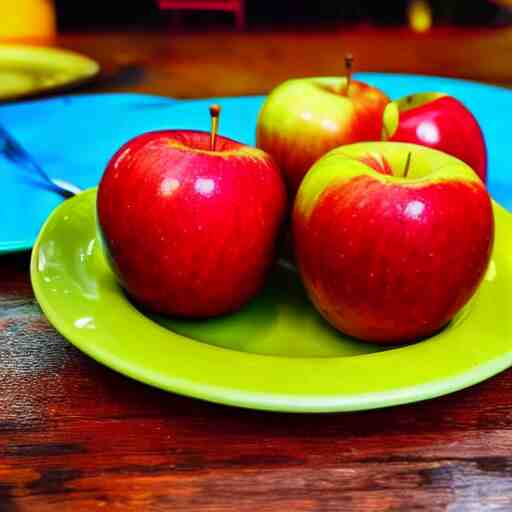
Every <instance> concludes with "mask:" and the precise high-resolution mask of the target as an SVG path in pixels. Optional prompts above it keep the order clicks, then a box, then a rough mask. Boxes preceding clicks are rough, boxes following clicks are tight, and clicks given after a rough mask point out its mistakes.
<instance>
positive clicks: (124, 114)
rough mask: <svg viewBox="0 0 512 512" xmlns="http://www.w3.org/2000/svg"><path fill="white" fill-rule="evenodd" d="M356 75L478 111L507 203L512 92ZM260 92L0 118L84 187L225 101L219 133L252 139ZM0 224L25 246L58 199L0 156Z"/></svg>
mask: <svg viewBox="0 0 512 512" xmlns="http://www.w3.org/2000/svg"><path fill="white" fill-rule="evenodd" d="M357 78H359V79H361V80H364V81H367V82H369V83H371V84H374V85H376V86H378V87H380V88H381V89H383V90H384V91H385V92H386V93H387V94H388V95H389V96H391V97H393V98H397V97H400V96H404V95H406V94H411V93H414V92H419V91H429V90H430V91H443V92H446V93H448V94H451V95H453V96H455V97H457V98H459V99H460V100H461V101H463V102H464V103H465V104H466V105H467V106H468V107H469V108H470V109H471V110H472V111H473V113H474V114H475V116H476V117H477V119H478V120H479V122H480V124H481V126H482V129H483V131H484V134H485V137H486V140H487V146H488V150H489V189H490V191H491V194H492V195H493V197H494V198H495V199H496V200H497V201H498V202H500V203H501V204H502V205H504V206H505V207H507V208H509V209H512V179H511V178H510V177H511V176H512V163H511V161H510V158H509V155H508V148H509V145H510V135H509V130H508V126H507V123H508V122H509V121H508V120H509V118H510V117H511V115H512V91H508V90H506V89H502V88H499V87H492V86H488V85H483V84H479V83H475V82H468V81H463V80H451V79H444V78H438V77H428V76H418V75H397V74H380V73H361V74H359V75H357ZM263 100H264V97H262V96H245V97H236V98H210V99H206V100H194V101H180V102H176V101H175V100H172V99H169V98H163V97H159V96H146V95H138V94H97V95H81V96H64V97H59V98H52V99H47V100H38V101H30V102H25V103H16V104H12V105H8V106H3V107H0V124H2V125H3V126H5V127H6V128H7V129H8V130H9V131H10V132H11V133H12V134H13V135H14V136H15V137H16V138H17V139H19V141H20V142H21V143H22V144H23V145H24V146H25V147H26V149H28V150H29V151H30V153H31V154H32V155H33V156H34V157H35V158H36V159H37V160H38V161H39V162H40V164H41V165H42V166H43V167H44V168H45V169H46V170H47V172H48V173H49V174H50V175H51V176H53V177H59V178H62V179H66V180H69V181H71V182H73V183H75V184H76V185H78V186H80V187H82V188H87V187H91V186H94V185H96V184H97V183H98V181H99V179H100V177H101V174H102V172H103V170H104V168H105V165H106V163H107V162H108V160H109V158H110V157H111V156H112V154H113V153H114V152H115V151H116V150H117V149H118V148H119V146H120V145H121V144H123V143H124V142H126V141H127V140H128V139H130V138H132V137H134V136H135V135H138V134H140V133H143V132H145V131H149V130H157V129H164V128H188V129H202V130H208V129H209V126H210V119H209V115H208V107H209V105H210V104H211V103H212V101H216V102H218V103H220V104H221V105H222V107H223V112H222V119H221V123H220V132H221V133H222V134H223V135H226V136H228V137H231V138H234V139H237V140H240V141H242V142H245V143H247V144H254V142H255V127H256V120H257V116H258V112H259V110H260V108H261V105H262V102H263ZM0 194H1V196H2V201H1V203H0V204H1V210H0V213H1V215H2V220H3V222H2V229H1V231H0V253H1V252H10V251H14V250H21V249H27V248H30V247H31V245H32V243H33V241H34V239H35V237H36V235H37V232H38V230H39V228H40V226H41V224H42V223H43V222H44V220H45V219H46V217H47V216H48V214H49V213H50V212H51V210H52V209H53V208H54V207H55V206H56V205H57V204H58V203H59V202H60V201H62V198H61V197H60V196H58V195H57V194H55V193H54V192H51V191H48V190H46V189H45V188H44V186H41V185H40V184H37V183H34V181H33V180H32V179H30V178H28V177H26V174H23V173H22V172H21V171H19V170H18V169H16V168H15V167H13V166H12V164H10V163H8V162H6V161H5V160H4V159H1V158H0Z"/></svg>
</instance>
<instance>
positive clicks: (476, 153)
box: [383, 92, 487, 182]
mask: <svg viewBox="0 0 512 512" xmlns="http://www.w3.org/2000/svg"><path fill="white" fill-rule="evenodd" d="M383 138H384V139H385V140H390V141H395V142H411V143H414V144H421V145H422V146H427V147H430V148H434V149H439V150H440V151H444V152H445V153H448V154H450V155H453V156H455V157H457V158H459V159H460V160H462V161H464V162H466V163H467V164H468V165H469V166H470V167H471V168H472V169H473V170H474V171H475V172H476V173H477V174H478V175H479V176H480V178H481V179H482V180H483V181H484V182H485V181H486V179H487V148H486V145H485V139H484V135H483V133H482V130H481V128H480V125H479V124H478V121H477V120H476V119H475V116H473V114H472V113H471V112H470V111H469V110H468V109H467V108H466V107H465V106H464V105H463V104H462V103H461V102H460V101H459V100H457V99H455V98H453V97H451V96H447V95H445V94H442V93H435V92H427V93H420V94H415V95H411V96H406V97H405V98H402V99H400V100H398V101H394V102H392V103H390V104H389V105H388V106H387V107H386V110H385V112H384V130H383Z"/></svg>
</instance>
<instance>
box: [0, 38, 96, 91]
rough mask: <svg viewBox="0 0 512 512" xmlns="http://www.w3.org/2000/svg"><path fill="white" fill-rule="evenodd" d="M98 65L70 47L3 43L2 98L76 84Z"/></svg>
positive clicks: (0, 47)
mask: <svg viewBox="0 0 512 512" xmlns="http://www.w3.org/2000/svg"><path fill="white" fill-rule="evenodd" d="M99 69H100V68H99V65H98V63H97V62H95V61H93V60H91V59H89V58H88V57H84V56H82V55H79V54H77V53H74V52H70V51H68V50H60V49H58V48H45V47H39V46H26V45H10V44H0V100H11V99H17V98H22V97H25V96H33V95H35V94H39V93H43V92H48V91H53V90H55V89H60V88H62V87H65V86H70V85H76V84H77V83H80V82H83V81H85V80H88V79H90V78H91V77H93V76H94V75H96V74H97V73H98V71H99Z"/></svg>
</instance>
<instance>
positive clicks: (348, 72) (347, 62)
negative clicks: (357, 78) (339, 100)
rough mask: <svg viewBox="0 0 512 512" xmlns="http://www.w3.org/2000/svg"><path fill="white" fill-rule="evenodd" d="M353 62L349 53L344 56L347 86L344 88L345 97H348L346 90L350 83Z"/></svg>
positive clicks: (352, 57)
mask: <svg viewBox="0 0 512 512" xmlns="http://www.w3.org/2000/svg"><path fill="white" fill-rule="evenodd" d="M353 62H354V56H353V55H352V54H351V53H347V54H346V55H345V75H346V77H347V85H346V87H345V96H348V90H349V88H350V84H351V82H352V63H353Z"/></svg>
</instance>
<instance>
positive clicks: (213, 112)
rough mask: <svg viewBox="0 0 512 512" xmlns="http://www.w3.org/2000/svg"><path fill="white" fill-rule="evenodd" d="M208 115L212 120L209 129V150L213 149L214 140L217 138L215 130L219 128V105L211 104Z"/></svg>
mask: <svg viewBox="0 0 512 512" xmlns="http://www.w3.org/2000/svg"><path fill="white" fill-rule="evenodd" d="M210 117H211V120H212V125H211V131H210V151H215V141H216V140H217V132H218V130H219V117H220V105H217V104H215V105H212V106H211V107H210Z"/></svg>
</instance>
